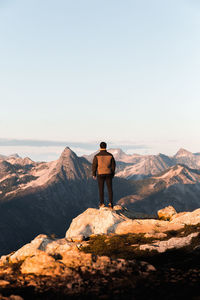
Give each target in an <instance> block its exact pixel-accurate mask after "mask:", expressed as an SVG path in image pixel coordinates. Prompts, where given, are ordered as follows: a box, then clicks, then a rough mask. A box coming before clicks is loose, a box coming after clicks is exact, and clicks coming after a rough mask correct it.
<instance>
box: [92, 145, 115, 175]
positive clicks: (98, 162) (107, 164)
mask: <svg viewBox="0 0 200 300" xmlns="http://www.w3.org/2000/svg"><path fill="white" fill-rule="evenodd" d="M92 173H93V176H96V173H97V174H98V175H112V176H114V174H115V159H114V157H113V155H112V154H111V153H109V152H108V151H106V150H101V151H100V152H99V153H97V154H96V155H95V157H94V159H93V164H92Z"/></svg>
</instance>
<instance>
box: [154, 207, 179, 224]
mask: <svg viewBox="0 0 200 300" xmlns="http://www.w3.org/2000/svg"><path fill="white" fill-rule="evenodd" d="M157 213H158V218H159V219H161V220H166V221H170V220H171V218H172V216H174V215H176V213H177V212H176V210H175V208H174V207H173V206H167V207H165V208H163V209H160V210H159V211H158V212H157Z"/></svg>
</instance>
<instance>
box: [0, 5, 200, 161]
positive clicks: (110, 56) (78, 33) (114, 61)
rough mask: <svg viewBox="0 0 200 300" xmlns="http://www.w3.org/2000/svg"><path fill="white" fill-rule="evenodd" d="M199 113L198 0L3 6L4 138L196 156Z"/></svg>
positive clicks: (0, 126) (0, 94) (0, 127)
mask: <svg viewBox="0 0 200 300" xmlns="http://www.w3.org/2000/svg"><path fill="white" fill-rule="evenodd" d="M199 113H200V2H199V1H197V0H173V1H172V0H167V1H164V0H151V1H149V0H137V1H136V0H131V1H129V0H125V1H122V0H121V1H119V0H101V1H100V0H99V1H96V0H91V1H88V0H84V1H82V0H76V1H74V0H71V1H68V0H56V1H55V0H54V1H52V0H43V1H41V0H28V1H27V0H0V139H3V138H4V139H11V140H12V139H20V140H26V139H31V140H41V141H43V140H48V141H63V142H65V141H66V143H68V144H70V142H74V143H76V145H77V148H76V147H75V148H74V150H76V149H77V151H78V153H79V154H81V153H83V152H84V151H90V150H91V147H88V148H87V147H86V146H85V147H83V144H82V143H83V142H84V143H86V144H87V143H88V145H91V144H92V145H94V146H93V147H94V148H95V145H96V143H98V142H99V141H101V140H106V141H108V144H109V143H110V145H112V146H113V145H115V144H117V145H122V148H123V145H124V148H125V149H129V152H131V147H129V146H127V145H132V152H137V153H155V154H156V153H158V152H163V153H166V154H173V153H174V152H176V151H177V150H178V148H180V147H185V148H187V149H188V150H190V151H193V152H198V151H200V117H199ZM79 143H80V146H79ZM14 145H15V143H14V144H13V145H12V148H11V146H8V145H7V144H6V143H5V145H3V144H2V143H0V153H5V154H6V153H9V152H11V153H13V152H21V153H19V154H22V155H26V154H27V155H29V156H32V157H33V158H35V159H39V158H42V159H44V158H45V153H46V152H45V149H43V150H42V151H43V152H42V151H41V149H42V148H41V147H38V145H37V146H36V147H35V148H34V146H33V145H32V144H31V145H30V147H33V148H32V149H33V151H32V152H31V150H30V147H29V145H28V142H27V143H25V144H24V145H21V146H20V147H21V148H19V145H18V146H14ZM58 146H60V145H58ZM66 146H67V145H66ZM17 147H18V148H17ZM23 147H25V148H23ZM27 147H28V148H27ZM54 147H56V145H55V146H54ZM128 147H129V148H128ZM22 148H23V149H22ZM61 148H62V149H63V147H61ZM49 149H50V148H48V150H47V152H49ZM58 149H59V150H58ZM54 150H55V151H54ZM23 151H24V152H23ZM56 151H57V152H56ZM59 151H61V150H60V148H57V150H56V149H55V148H52V149H51V151H50V152H52V153H54V152H55V155H54V154H52V155H51V156H49V157H47V159H51V158H52V159H53V158H54V156H55V157H56V155H57V154H56V153H58V152H59ZM42 153H43V154H42Z"/></svg>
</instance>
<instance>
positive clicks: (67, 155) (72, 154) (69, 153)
mask: <svg viewBox="0 0 200 300" xmlns="http://www.w3.org/2000/svg"><path fill="white" fill-rule="evenodd" d="M69 158H71V159H76V158H78V156H77V155H76V153H75V152H73V151H72V150H71V149H70V148H69V147H66V148H65V149H64V150H63V152H62V153H61V156H60V158H59V160H60V159H69Z"/></svg>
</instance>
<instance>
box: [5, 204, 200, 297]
mask: <svg viewBox="0 0 200 300" xmlns="http://www.w3.org/2000/svg"><path fill="white" fill-rule="evenodd" d="M199 229H200V209H197V210H195V211H193V212H182V213H176V211H175V209H173V207H167V208H164V209H163V210H162V211H159V212H158V214H157V215H156V216H151V215H145V214H142V213H138V212H134V211H130V210H128V209H126V208H124V207H122V206H119V205H118V206H115V207H114V209H113V210H111V209H109V208H106V207H105V208H101V209H95V208H88V209H87V210H86V211H84V212H83V213H82V214H80V215H79V216H77V217H76V218H75V219H73V220H72V223H71V225H70V227H69V229H68V230H67V232H66V236H65V238H56V237H55V236H47V235H45V234H40V235H38V236H37V237H35V238H34V239H33V240H32V241H31V242H30V243H28V244H26V245H24V246H23V247H22V248H20V249H19V250H17V251H15V252H12V253H10V254H8V255H5V256H2V257H1V259H0V299H15V300H23V299H24V300H25V299H48V300H50V299H160V298H162V299H181V298H183V297H187V296H188V299H198V298H197V297H199V281H200V263H199V261H200V260H199V259H200V234H199Z"/></svg>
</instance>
